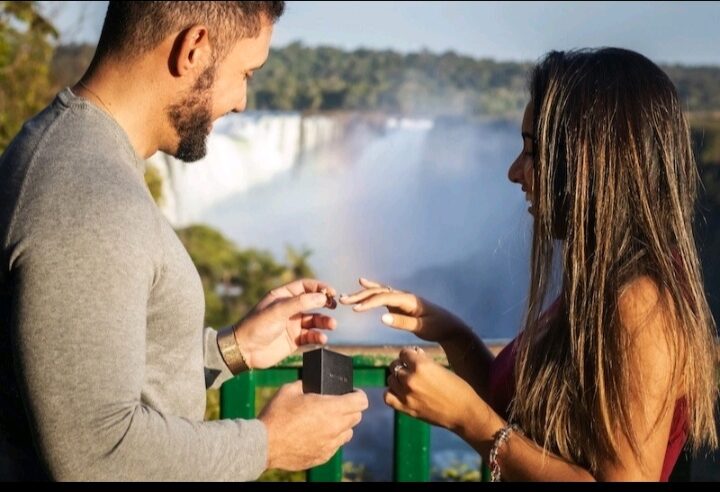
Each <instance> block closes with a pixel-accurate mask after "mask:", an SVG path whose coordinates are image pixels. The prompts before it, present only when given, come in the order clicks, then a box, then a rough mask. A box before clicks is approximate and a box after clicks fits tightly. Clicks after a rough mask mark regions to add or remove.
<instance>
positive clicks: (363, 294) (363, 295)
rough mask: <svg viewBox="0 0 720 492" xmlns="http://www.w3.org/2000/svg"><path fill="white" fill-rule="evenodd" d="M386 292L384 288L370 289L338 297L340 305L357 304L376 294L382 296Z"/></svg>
mask: <svg viewBox="0 0 720 492" xmlns="http://www.w3.org/2000/svg"><path fill="white" fill-rule="evenodd" d="M386 292H388V290H387V289H386V288H372V289H366V290H361V291H359V292H355V293H354V294H350V295H346V294H343V295H342V296H341V297H340V302H341V303H342V304H357V303H358V302H362V301H364V300H365V299H367V298H368V297H370V296H374V295H376V294H383V293H386Z"/></svg>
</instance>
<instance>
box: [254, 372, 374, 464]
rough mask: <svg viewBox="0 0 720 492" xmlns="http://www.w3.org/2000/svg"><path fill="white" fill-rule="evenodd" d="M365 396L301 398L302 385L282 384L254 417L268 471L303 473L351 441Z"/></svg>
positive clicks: (358, 393) (313, 395) (360, 393)
mask: <svg viewBox="0 0 720 492" xmlns="http://www.w3.org/2000/svg"><path fill="white" fill-rule="evenodd" d="M367 407H368V399H367V395H366V394H365V393H364V392H363V391H362V390H355V391H353V392H352V393H347V394H345V395H319V394H316V393H307V394H303V392H302V381H295V382H294V383H290V384H286V385H284V386H282V387H281V388H280V390H279V391H278V392H277V393H276V394H275V396H274V397H273V399H272V400H270V401H269V402H268V404H267V405H266V406H265V408H263V410H262V411H261V412H260V415H259V416H258V419H260V420H261V421H262V422H263V423H264V424H265V428H266V429H267V433H268V464H267V467H268V468H281V469H283V470H290V471H297V470H306V469H308V468H312V467H314V466H317V465H321V464H323V463H325V462H326V461H327V460H329V459H330V458H331V457H332V456H333V454H335V452H336V451H337V450H338V448H339V447H340V446H342V445H343V444H345V443H347V442H348V441H350V439H352V436H353V430H352V429H353V427H355V426H356V425H357V424H358V423H360V420H361V419H362V411H363V410H365V409H367Z"/></svg>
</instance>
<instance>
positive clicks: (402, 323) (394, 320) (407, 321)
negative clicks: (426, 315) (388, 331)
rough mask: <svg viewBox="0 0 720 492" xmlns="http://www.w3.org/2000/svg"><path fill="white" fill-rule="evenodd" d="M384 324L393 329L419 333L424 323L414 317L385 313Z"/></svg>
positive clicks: (383, 316)
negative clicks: (421, 324) (418, 330)
mask: <svg viewBox="0 0 720 492" xmlns="http://www.w3.org/2000/svg"><path fill="white" fill-rule="evenodd" d="M381 319H382V322H383V323H384V324H386V325H388V326H390V327H392V328H397V329H399V330H406V331H410V332H414V331H417V329H418V328H419V326H420V323H421V322H422V320H421V319H419V318H415V317H413V316H405V315H403V314H396V313H385V314H383V315H382V318H381Z"/></svg>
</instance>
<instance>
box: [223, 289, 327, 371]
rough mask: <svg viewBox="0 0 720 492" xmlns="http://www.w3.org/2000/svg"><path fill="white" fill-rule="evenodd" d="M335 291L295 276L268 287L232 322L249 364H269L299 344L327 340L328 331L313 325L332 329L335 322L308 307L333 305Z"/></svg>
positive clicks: (261, 366) (274, 362)
mask: <svg viewBox="0 0 720 492" xmlns="http://www.w3.org/2000/svg"><path fill="white" fill-rule="evenodd" d="M335 295H336V292H335V289H333V288H332V287H330V286H329V285H327V284H325V283H323V282H320V281H318V280H314V279H302V280H296V281H294V282H291V283H289V284H287V285H283V286H282V287H278V288H276V289H273V290H272V291H270V293H268V294H267V295H266V296H265V297H264V298H263V299H262V300H261V301H260V302H259V303H258V304H257V306H255V307H254V308H253V309H252V311H250V312H249V313H248V315H247V316H245V318H243V319H242V320H240V321H239V322H238V323H237V324H236V325H235V329H234V331H235V340H237V343H238V346H239V347H240V351H241V352H242V354H243V356H244V357H245V361H246V362H247V364H248V366H250V367H251V368H256V369H264V368H267V367H271V366H273V365H275V364H277V363H278V362H280V361H281V360H282V359H284V358H285V357H287V356H288V355H290V354H292V353H293V352H295V350H297V348H298V347H299V346H300V345H306V344H321V345H324V344H325V343H327V335H325V334H324V333H322V332H320V331H317V330H315V329H316V328H320V329H323V330H333V329H335V327H336V326H337V322H336V321H335V319H334V318H332V317H330V316H325V315H322V314H317V313H307V311H310V310H312V309H318V308H321V307H327V308H330V309H334V308H335V306H336V304H335V301H334V297H335Z"/></svg>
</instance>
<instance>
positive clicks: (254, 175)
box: [148, 112, 343, 227]
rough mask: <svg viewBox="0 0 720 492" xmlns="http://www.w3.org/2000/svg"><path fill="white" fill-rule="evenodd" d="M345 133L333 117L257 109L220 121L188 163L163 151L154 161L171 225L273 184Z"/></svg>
mask: <svg viewBox="0 0 720 492" xmlns="http://www.w3.org/2000/svg"><path fill="white" fill-rule="evenodd" d="M342 134H343V125H342V124H341V123H340V122H338V121H336V120H335V119H333V118H331V117H329V116H322V115H313V116H303V115H301V114H300V113H277V112H273V113H269V112H254V113H242V114H230V115H228V116H226V117H225V118H223V119H221V120H219V121H218V122H217V123H216V125H215V127H214V129H213V131H212V133H211V134H210V135H209V137H208V140H207V148H208V152H207V155H206V156H205V157H204V158H203V159H202V160H200V161H198V162H194V163H189V164H188V163H184V162H181V161H178V160H177V159H175V158H174V157H171V156H169V155H167V154H164V153H162V152H157V153H156V154H154V155H153V156H151V157H150V158H149V159H148V165H150V166H153V167H155V168H156V169H157V171H158V172H159V174H160V176H161V177H162V180H163V187H162V202H161V204H160V208H161V210H162V211H163V213H164V214H165V215H166V217H167V218H168V220H169V221H170V223H171V224H172V225H173V226H175V227H183V226H186V225H188V224H191V223H193V222H196V221H198V220H200V218H201V217H202V215H203V213H204V212H205V211H207V210H209V209H210V208H211V207H212V206H213V205H215V204H217V203H220V202H221V201H222V200H223V199H225V198H228V197H229V196H232V195H234V194H237V193H240V192H243V191H247V190H248V189H250V188H253V187H255V186H258V185H261V184H263V183H267V182H268V181H270V180H272V179H273V178H274V177H276V176H277V175H279V174H280V173H282V172H285V171H288V170H289V169H291V168H293V167H294V166H296V165H297V163H298V162H299V158H300V156H301V155H302V154H303V153H304V152H308V151H311V150H315V149H318V148H321V147H322V146H323V145H326V144H328V143H331V142H333V141H335V140H337V139H338V138H340V137H341V136H342Z"/></svg>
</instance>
